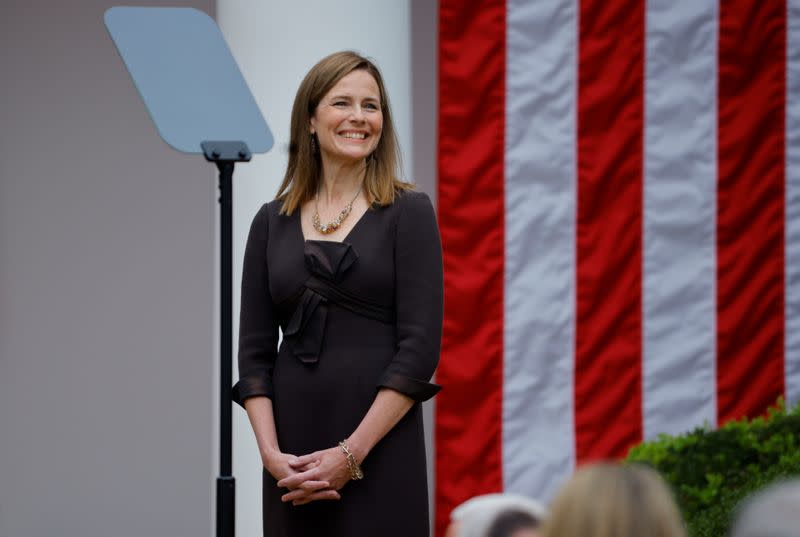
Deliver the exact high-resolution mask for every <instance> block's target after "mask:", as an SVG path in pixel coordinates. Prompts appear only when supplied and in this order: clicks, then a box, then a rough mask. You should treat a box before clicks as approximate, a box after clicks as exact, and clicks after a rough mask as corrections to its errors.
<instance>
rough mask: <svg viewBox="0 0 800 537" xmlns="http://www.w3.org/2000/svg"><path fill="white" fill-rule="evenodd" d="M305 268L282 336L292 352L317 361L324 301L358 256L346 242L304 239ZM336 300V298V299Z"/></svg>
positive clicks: (305, 360)
mask: <svg viewBox="0 0 800 537" xmlns="http://www.w3.org/2000/svg"><path fill="white" fill-rule="evenodd" d="M303 255H304V256H305V263H306V268H307V269H308V271H309V273H310V274H311V276H310V277H309V278H308V280H306V282H305V284H304V286H303V290H302V292H301V294H300V297H299V299H298V303H297V306H296V307H295V310H294V312H293V313H292V316H291V318H290V319H289V322H288V323H287V325H286V329H285V330H284V331H283V336H284V337H285V338H286V339H287V340H289V341H291V344H292V352H293V353H294V355H295V356H296V357H297V358H298V359H299V360H300V361H301V362H303V363H306V364H313V363H317V362H318V361H319V355H320V351H321V350H322V341H323V338H324V335H325V321H326V320H327V317H328V301H329V300H330V299H331V293H329V292H326V291H332V292H334V294H335V295H336V294H338V293H336V290H337V284H338V283H339V282H340V281H341V279H342V277H343V276H344V274H345V272H346V271H347V269H349V268H350V267H351V266H352V265H353V263H355V262H356V261H357V260H358V254H357V253H356V251H355V250H354V249H353V247H352V246H351V245H349V244H346V243H343V242H334V241H313V240H310V241H306V242H305V247H304V250H303ZM337 302H338V301H337Z"/></svg>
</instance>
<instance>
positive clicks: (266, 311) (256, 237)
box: [232, 205, 278, 406]
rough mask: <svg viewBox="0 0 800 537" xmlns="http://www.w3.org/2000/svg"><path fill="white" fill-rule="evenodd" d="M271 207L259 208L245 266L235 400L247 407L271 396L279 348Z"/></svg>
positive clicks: (243, 267) (234, 391)
mask: <svg viewBox="0 0 800 537" xmlns="http://www.w3.org/2000/svg"><path fill="white" fill-rule="evenodd" d="M268 237H269V214H268V207H267V205H264V206H263V207H261V210H259V211H258V213H257V214H256V216H255V218H253V223H252V225H251V226H250V233H249V235H248V237H247V246H246V247H245V252H244V263H243V265H242V295H241V309H240V312H239V382H237V383H236V384H235V385H234V387H233V393H232V398H233V400H234V401H235V402H236V403H238V404H240V405H242V406H244V400H245V399H247V398H248V397H253V396H257V395H265V396H267V397H269V398H272V394H273V391H272V369H273V367H274V365H275V358H276V355H277V348H278V322H277V319H276V317H275V311H274V306H273V303H272V296H271V295H270V291H269V272H268V269H267V240H268Z"/></svg>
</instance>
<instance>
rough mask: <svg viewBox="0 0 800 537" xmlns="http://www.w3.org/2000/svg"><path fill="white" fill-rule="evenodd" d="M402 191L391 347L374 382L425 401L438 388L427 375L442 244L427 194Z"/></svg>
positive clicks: (439, 307) (435, 347) (436, 323)
mask: <svg viewBox="0 0 800 537" xmlns="http://www.w3.org/2000/svg"><path fill="white" fill-rule="evenodd" d="M402 196H403V197H402V198H401V199H400V200H398V202H397V203H400V204H401V206H400V207H399V208H398V209H399V216H398V219H397V229H396V240H395V305H396V316H397V321H396V323H397V352H396V354H395V355H394V358H393V359H392V362H391V363H390V364H389V366H388V367H387V368H386V370H385V371H384V372H383V375H381V378H380V380H379V382H378V386H379V387H385V388H391V389H393V390H397V391H398V392H400V393H402V394H405V395H407V396H409V397H411V398H412V399H414V400H415V401H425V400H427V399H430V398H431V397H433V396H434V395H436V393H437V392H438V391H439V390H440V389H441V388H440V386H438V385H436V384H433V383H431V382H429V381H430V378H431V377H432V376H433V373H434V371H435V370H436V366H437V365H438V363H439V352H440V347H441V341H442V315H443V309H444V291H443V281H442V279H443V275H442V246H441V241H440V239H439V228H438V226H437V225H436V214H435V212H434V210H433V205H432V204H431V200H430V198H428V196H427V195H426V194H424V193H417V192H408V193H405V194H403V195H402Z"/></svg>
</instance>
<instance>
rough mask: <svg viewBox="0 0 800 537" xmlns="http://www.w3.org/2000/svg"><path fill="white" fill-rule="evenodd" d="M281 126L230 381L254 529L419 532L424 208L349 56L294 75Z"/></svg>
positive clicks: (432, 342) (426, 301) (434, 265)
mask: <svg viewBox="0 0 800 537" xmlns="http://www.w3.org/2000/svg"><path fill="white" fill-rule="evenodd" d="M290 136H291V140H290V153H289V162H288V164H287V169H286V174H285V176H284V181H283V184H282V185H281V187H280V189H279V193H278V196H277V198H276V199H275V200H273V201H272V202H270V203H267V204H265V205H264V206H263V207H262V208H261V210H260V211H259V212H258V214H257V215H256V217H255V219H254V220H253V224H252V226H251V228H250V234H249V237H248V241H247V247H246V250H245V259H244V264H243V273H242V306H241V320H240V329H239V372H240V380H239V382H238V383H237V384H236V386H234V391H233V395H234V400H236V401H237V402H238V403H240V404H241V405H242V406H244V407H245V409H246V410H247V414H248V417H249V419H250V423H251V425H252V427H253V431H254V433H255V436H256V440H257V442H258V446H259V450H260V452H261V458H262V461H263V464H264V473H263V474H264V479H263V487H264V490H263V512H264V535H266V536H270V537H276V536H280V537H283V536H297V535H326V536H331V537H337V536H355V535H382V536H387V537H393V536H397V537H400V536H403V537H407V536H409V535H428V533H429V529H428V499H427V484H426V469H425V446H424V440H423V432H422V415H421V409H420V405H419V403H420V402H422V401H424V400H426V399H429V398H431V397H433V396H434V395H435V394H436V392H437V391H438V390H439V387H438V386H436V385H435V384H431V383H430V382H429V381H430V378H431V376H432V374H433V371H434V369H435V368H436V365H437V363H438V360H439V346H440V340H441V329H442V300H443V299H442V294H443V291H442V257H441V256H442V254H441V245H440V241H439V233H438V228H437V225H436V218H435V214H434V211H433V206H432V205H431V202H430V200H429V199H428V197H427V196H426V195H425V194H419V193H416V192H413V191H412V185H411V184H409V183H406V182H403V181H401V180H400V179H399V178H398V175H399V174H398V164H399V154H398V153H399V150H398V145H397V141H396V138H395V133H394V127H393V124H392V115H391V108H390V106H389V100H388V96H387V94H386V89H385V88H384V86H383V81H382V78H381V75H380V72H379V71H378V69H377V67H376V66H375V65H374V64H373V63H372V62H371V61H369V60H368V59H366V58H364V57H362V56H360V55H358V54H355V53H353V52H340V53H336V54H332V55H330V56H328V57H326V58H324V59H322V60H321V61H320V62H319V63H318V64H317V65H315V66H314V67H313V68H312V69H311V71H310V72H309V73H308V74H307V75H306V77H305V79H304V80H303V82H302V83H301V85H300V88H299V90H298V92H297V96H296V98H295V102H294V107H293V109H292V123H291V134H290ZM279 328H280V330H281V331H282V333H283V339H282V342H281V344H280V347H278V330H279Z"/></svg>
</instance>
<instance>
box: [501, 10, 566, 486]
mask: <svg viewBox="0 0 800 537" xmlns="http://www.w3.org/2000/svg"><path fill="white" fill-rule="evenodd" d="M577 18H578V11H577V4H576V1H575V0H540V1H538V2H529V1H528V0H509V2H508V6H507V23H506V25H507V26H506V29H507V58H506V66H507V67H506V68H507V71H506V131H505V137H506V138H505V139H506V160H505V175H506V182H505V187H506V189H505V196H506V220H505V230H506V239H505V242H506V244H505V252H506V257H505V319H504V384H503V397H504V399H503V480H504V483H505V489H506V490H508V491H513V492H516V493H520V494H525V495H528V496H531V497H534V498H537V499H540V500H547V499H548V498H550V497H551V496H552V494H553V493H554V491H555V489H556V487H558V486H559V485H560V484H561V482H562V480H563V479H565V478H566V477H567V476H568V475H569V474H570V473H571V472H572V468H573V466H574V459H575V456H574V445H575V440H574V432H573V419H572V413H573V403H572V400H573V384H572V377H573V362H574V352H573V345H574V344H573V342H574V316H575V308H574V303H575V276H574V273H575V211H576V192H575V189H576V187H575V182H576V163H575V159H576V155H575V137H576V127H575V122H576V119H575V118H576V95H577V73H576V69H577V50H578V47H577Z"/></svg>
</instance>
